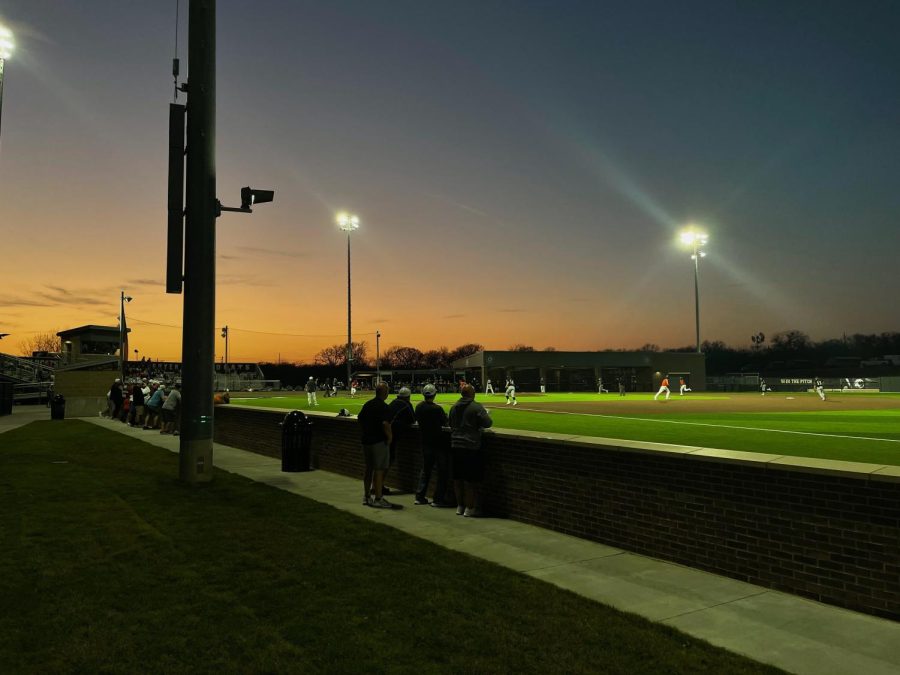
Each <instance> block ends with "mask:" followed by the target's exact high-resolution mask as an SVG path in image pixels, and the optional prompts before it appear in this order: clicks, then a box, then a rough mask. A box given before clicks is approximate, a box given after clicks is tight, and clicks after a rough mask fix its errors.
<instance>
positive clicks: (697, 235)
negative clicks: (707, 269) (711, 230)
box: [678, 225, 709, 354]
mask: <svg viewBox="0 0 900 675" xmlns="http://www.w3.org/2000/svg"><path fill="white" fill-rule="evenodd" d="M678 238H679V239H680V240H681V243H682V244H683V245H685V246H689V247H690V248H691V260H693V261H694V307H695V317H696V324H697V353H698V354H699V353H700V258H705V257H706V251H703V250H702V249H701V246H706V244H707V243H709V235H708V234H706V232H704V231H702V230H700V229H698V228H696V227H694V226H693V225H691V226H689V227H687V228H685V229H684V230H682V231H681V232H680V233H679V235H678Z"/></svg>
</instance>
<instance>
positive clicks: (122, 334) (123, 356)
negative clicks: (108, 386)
mask: <svg viewBox="0 0 900 675" xmlns="http://www.w3.org/2000/svg"><path fill="white" fill-rule="evenodd" d="M133 299H134V298H132V297H131V296H130V295H125V291H122V293H121V294H120V295H119V361H120V363H119V371H120V375H121V377H122V382H123V383H124V382H125V362H126V361H128V354H127V353H126V351H127V349H128V327H127V326H126V325H125V303H126V302H131V301H132V300H133Z"/></svg>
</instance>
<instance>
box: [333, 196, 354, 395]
mask: <svg viewBox="0 0 900 675" xmlns="http://www.w3.org/2000/svg"><path fill="white" fill-rule="evenodd" d="M337 224H338V227H339V228H341V229H342V230H343V231H344V232H346V233H347V390H348V391H349V389H350V378H351V376H352V374H351V371H350V368H351V362H352V361H353V342H352V336H353V332H352V324H351V311H350V310H351V304H350V233H351V232H353V231H354V230H358V229H359V218H357V217H356V216H354V215H352V214H350V213H339V214H338V215H337Z"/></svg>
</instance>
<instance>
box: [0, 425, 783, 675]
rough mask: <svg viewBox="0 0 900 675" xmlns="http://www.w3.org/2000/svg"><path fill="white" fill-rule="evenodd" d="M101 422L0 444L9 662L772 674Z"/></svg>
mask: <svg viewBox="0 0 900 675" xmlns="http://www.w3.org/2000/svg"><path fill="white" fill-rule="evenodd" d="M215 471H216V473H215V480H214V481H213V482H212V483H211V484H208V485H204V486H201V487H194V488H189V487H186V486H184V485H182V484H180V483H179V482H178V481H177V480H176V476H177V474H178V469H177V457H176V456H174V455H173V454H171V453H169V452H166V451H164V450H161V449H159V448H155V447H153V446H150V445H147V444H145V443H143V442H141V441H137V440H133V439H130V438H127V437H124V436H122V435H120V434H117V433H116V432H114V431H109V430H105V429H102V428H98V427H95V426H93V425H90V424H87V423H84V422H80V421H75V420H67V421H64V422H49V421H48V422H36V423H32V424H30V425H28V426H26V427H22V428H20V429H16V430H13V431H9V432H6V433H4V434H3V435H0V550H2V551H3V555H2V556H0V580H2V581H0V607H2V612H0V664H3V666H2V670H3V672H10V673H11V672H42V673H43V672H91V673H93V672H167V673H169V672H171V673H176V672H185V673H187V672H189V673H201V672H215V673H226V672H227V673H231V672H235V673H248V672H342V673H343V672H355V673H386V672H398V673H405V672H409V673H415V674H416V675H420V674H422V673H446V672H460V673H463V672H471V673H490V672H553V673H562V672H566V673H578V672H609V673H662V672H665V673H763V672H780V671H777V670H776V669H773V668H769V667H765V666H762V665H760V664H757V663H754V662H752V661H749V660H747V659H744V658H742V657H739V656H736V655H733V654H730V653H728V652H726V651H724V650H721V649H718V648H715V647H712V646H710V645H709V644H707V643H705V642H702V641H699V640H696V639H694V638H691V637H688V636H685V635H683V634H681V633H678V632H677V631H675V630H672V629H670V628H668V627H665V626H661V625H658V624H652V623H650V622H648V621H645V620H643V619H640V618H638V617H635V616H632V615H628V614H624V613H621V612H618V611H615V610H613V609H610V608H607V607H605V606H603V605H599V604H597V603H594V602H591V601H589V600H586V599H584V598H581V597H579V596H576V595H574V594H572V593H569V592H567V591H563V590H560V589H557V588H555V587H553V586H550V585H549V584H545V583H543V582H540V581H538V580H535V579H531V578H529V577H526V576H524V575H521V574H518V573H515V572H512V571H509V570H506V569H504V568H501V567H498V566H495V565H493V564H490V563H487V562H484V561H480V560H477V559H475V558H472V557H469V556H467V555H464V554H459V553H454V552H452V551H449V550H446V549H443V548H440V547H438V546H436V545H433V544H431V543H428V542H425V541H422V540H419V539H415V538H413V537H410V536H409V535H406V534H404V533H401V532H399V531H397V530H394V529H392V528H389V527H386V526H382V525H379V524H377V523H373V522H371V521H368V520H365V519H361V518H356V517H354V516H353V515H350V514H348V513H344V512H341V511H338V510H336V509H334V508H332V507H330V506H326V505H323V504H319V503H317V502H313V501H311V500H308V499H305V498H303V497H300V496H298V495H294V494H290V493H287V492H284V491H280V490H277V489H275V488H272V487H269V486H266V485H262V484H258V483H253V482H252V481H250V480H247V479H245V478H242V477H239V476H236V475H233V474H229V473H226V472H223V471H220V470H215Z"/></svg>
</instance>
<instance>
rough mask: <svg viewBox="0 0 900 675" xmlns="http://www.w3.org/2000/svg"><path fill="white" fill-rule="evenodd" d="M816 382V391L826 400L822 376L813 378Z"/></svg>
mask: <svg viewBox="0 0 900 675" xmlns="http://www.w3.org/2000/svg"><path fill="white" fill-rule="evenodd" d="M813 381H814V382H815V388H816V393H817V394H818V395H819V398H820V399H822V400H823V401H824V400H825V385H823V384H822V380H821V378H818V377H817V378H815V379H814V380H813Z"/></svg>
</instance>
